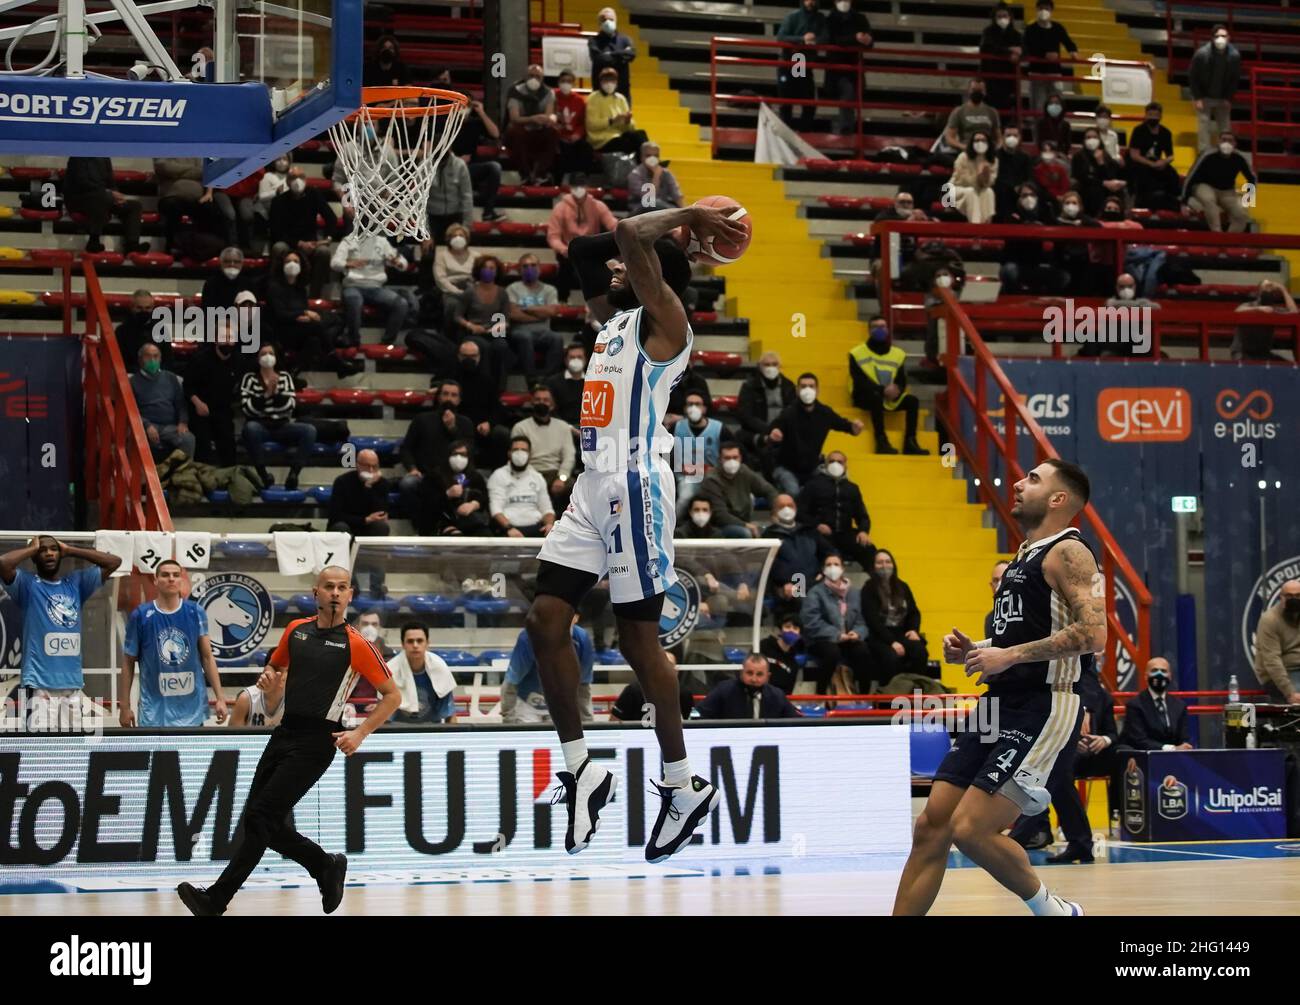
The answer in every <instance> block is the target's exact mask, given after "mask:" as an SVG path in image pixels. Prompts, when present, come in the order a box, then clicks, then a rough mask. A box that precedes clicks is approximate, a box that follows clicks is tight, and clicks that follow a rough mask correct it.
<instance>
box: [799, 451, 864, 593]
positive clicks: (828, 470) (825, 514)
mask: <svg viewBox="0 0 1300 1005" xmlns="http://www.w3.org/2000/svg"><path fill="white" fill-rule="evenodd" d="M799 513H800V518H801V519H802V520H803V522H804V523H806V524H808V525H809V526H810V527H813V528H815V529H816V530H817V533H818V534H820V535H821V536H822V537H824V538H825V539H826V543H827V544H828V545H830V547H831V548H832V549H833V550H835V551H837V552H839V553H840V555H842V556H843V557H844V558H845V559H851V560H852V561H854V562H857V563H858V564H859V565H860V566H862V567H863V568H864V569H870V568H871V563H872V561H873V559H874V557H875V554H876V546H875V544H873V543H872V541H871V516H870V514H868V513H867V507H866V504H865V503H863V501H862V490H861V489H860V488H858V486H857V485H856V484H855V483H853V482H851V481H850V480H849V477H848V458H847V457H846V456H845V454H844V451H842V450H832V451H831V452H830V453H829V454H827V455H826V463H825V464H823V465H822V466H821V467H819V468H818V469H817V472H816V473H815V474H814V475H813V476H812V477H811V478H809V479H808V484H807V485H805V486H804V489H803V493H802V494H801V495H800V496H799Z"/></svg>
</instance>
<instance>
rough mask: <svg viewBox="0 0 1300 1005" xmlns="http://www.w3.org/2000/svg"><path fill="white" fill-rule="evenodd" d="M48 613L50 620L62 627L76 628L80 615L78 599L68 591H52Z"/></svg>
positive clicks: (47, 607)
mask: <svg viewBox="0 0 1300 1005" xmlns="http://www.w3.org/2000/svg"><path fill="white" fill-rule="evenodd" d="M46 613H47V614H49V616H50V622H51V623H52V624H55V625H58V626H59V627H60V628H76V627H77V621H78V620H79V617H80V614H79V611H78V608H77V600H76V598H75V597H73V596H72V595H71V594H68V593H51V594H50V602H49V604H48V605H47V606H46Z"/></svg>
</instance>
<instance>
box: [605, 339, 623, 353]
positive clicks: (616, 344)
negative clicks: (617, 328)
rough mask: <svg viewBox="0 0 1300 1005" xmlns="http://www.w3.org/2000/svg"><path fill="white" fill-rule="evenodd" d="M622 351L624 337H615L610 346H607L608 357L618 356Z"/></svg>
mask: <svg viewBox="0 0 1300 1005" xmlns="http://www.w3.org/2000/svg"><path fill="white" fill-rule="evenodd" d="M622 351H623V336H622V335H615V336H614V337H613V338H612V339H610V340H609V344H608V345H606V346H605V355H606V356H617V355H618V354H619V353H620V352H622Z"/></svg>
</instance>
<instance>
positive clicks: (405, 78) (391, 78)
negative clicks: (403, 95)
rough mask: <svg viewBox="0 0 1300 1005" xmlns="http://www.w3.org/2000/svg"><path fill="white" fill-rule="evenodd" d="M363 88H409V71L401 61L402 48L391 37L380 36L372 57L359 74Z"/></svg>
mask: <svg viewBox="0 0 1300 1005" xmlns="http://www.w3.org/2000/svg"><path fill="white" fill-rule="evenodd" d="M361 79H362V84H363V86H365V87H409V86H410V85H411V70H410V67H408V66H407V65H406V63H405V61H403V59H402V47H401V45H399V44H398V41H397V39H396V38H395V37H394V36H392V35H380V36H379V41H378V42H376V43H375V48H374V55H373V56H372V57H371V58H370V59H368V60H367V61H366V65H365V68H364V69H363V70H362V72H361Z"/></svg>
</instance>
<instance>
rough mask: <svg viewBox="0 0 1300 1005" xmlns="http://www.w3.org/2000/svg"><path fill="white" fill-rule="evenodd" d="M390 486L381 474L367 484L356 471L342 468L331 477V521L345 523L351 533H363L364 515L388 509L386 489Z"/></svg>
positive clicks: (387, 490) (364, 528) (390, 489)
mask: <svg viewBox="0 0 1300 1005" xmlns="http://www.w3.org/2000/svg"><path fill="white" fill-rule="evenodd" d="M392 488H393V487H392V485H391V484H389V481H388V479H387V478H385V477H384V476H383V475H380V476H379V477H378V478H376V479H375V480H374V481H372V482H371V483H370V484H369V485H367V484H366V483H365V481H364V480H362V478H361V475H360V473H359V472H357V471H355V470H354V471H347V472H344V473H343V474H341V475H339V476H338V477H337V478H335V479H334V488H333V491H332V492H331V493H330V504H329V523H330V525H331V526H333V525H334V524H336V523H345V524H347V525H348V533H349V534H351V535H352V536H353V537H357V536H359V535H362V534H363V533H364V532H365V530H366V517H368V516H369V515H370V514H371V513H385V512H387V511H388V493H389V492H390V491H392Z"/></svg>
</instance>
